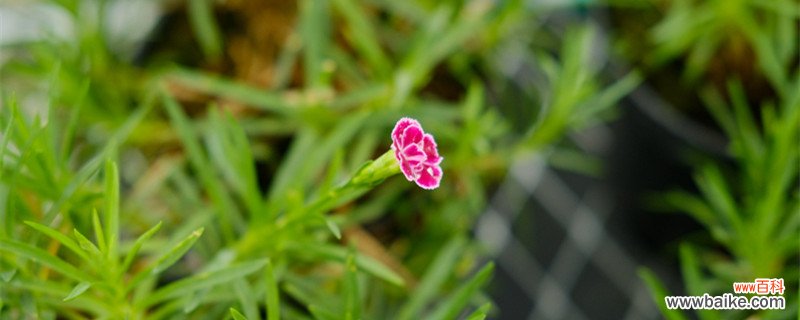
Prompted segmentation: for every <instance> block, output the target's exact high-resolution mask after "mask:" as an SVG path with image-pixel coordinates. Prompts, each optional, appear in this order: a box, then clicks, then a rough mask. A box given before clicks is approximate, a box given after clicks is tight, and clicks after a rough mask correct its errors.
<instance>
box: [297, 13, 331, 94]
mask: <svg viewBox="0 0 800 320" xmlns="http://www.w3.org/2000/svg"><path fill="white" fill-rule="evenodd" d="M299 8H300V21H299V24H300V25H299V28H300V34H301V36H302V37H301V38H302V39H303V49H304V50H303V70H304V80H305V82H306V85H307V87H311V88H314V87H322V86H325V85H327V83H326V82H327V80H326V76H325V73H326V70H325V67H324V62H325V61H326V59H327V57H326V55H327V53H328V47H329V46H330V28H331V26H330V8H329V4H328V1H327V0H302V1H300V3H299Z"/></svg>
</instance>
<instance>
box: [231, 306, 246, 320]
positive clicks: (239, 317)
mask: <svg viewBox="0 0 800 320" xmlns="http://www.w3.org/2000/svg"><path fill="white" fill-rule="evenodd" d="M230 311H231V317H232V318H233V319H234V320H247V318H245V316H244V315H243V314H241V313H240V312H239V311H236V309H234V308H231V309H230Z"/></svg>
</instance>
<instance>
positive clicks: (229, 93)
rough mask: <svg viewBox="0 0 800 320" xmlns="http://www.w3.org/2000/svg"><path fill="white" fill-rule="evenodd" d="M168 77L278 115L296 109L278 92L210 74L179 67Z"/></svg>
mask: <svg viewBox="0 0 800 320" xmlns="http://www.w3.org/2000/svg"><path fill="white" fill-rule="evenodd" d="M168 77H169V78H172V79H175V80H177V81H178V82H180V83H181V84H183V85H186V86H189V87H191V88H194V89H197V90H200V91H203V92H206V93H209V94H212V95H217V96H220V97H223V98H226V99H231V100H234V101H238V102H242V103H245V104H248V105H250V106H253V107H256V108H260V109H262V110H266V111H270V112H275V113H277V114H279V115H290V114H294V113H295V112H296V110H297V108H296V106H294V105H292V104H290V103H288V102H287V101H286V100H285V99H284V98H283V97H282V96H281V95H280V94H279V93H276V92H270V91H267V90H264V89H262V88H257V87H252V86H248V85H246V84H242V83H240V82H235V81H232V80H228V79H223V78H220V77H216V76H213V75H211V74H207V73H201V72H197V71H192V70H183V69H179V70H174V71H172V72H170V73H169V75H168Z"/></svg>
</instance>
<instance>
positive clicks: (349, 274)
mask: <svg viewBox="0 0 800 320" xmlns="http://www.w3.org/2000/svg"><path fill="white" fill-rule="evenodd" d="M344 293H345V299H344V301H345V303H344V304H345V308H344V317H343V319H345V320H358V319H361V301H360V300H361V299H360V296H359V293H358V267H357V266H356V254H355V249H353V248H350V253H348V254H347V260H346V261H345V279H344Z"/></svg>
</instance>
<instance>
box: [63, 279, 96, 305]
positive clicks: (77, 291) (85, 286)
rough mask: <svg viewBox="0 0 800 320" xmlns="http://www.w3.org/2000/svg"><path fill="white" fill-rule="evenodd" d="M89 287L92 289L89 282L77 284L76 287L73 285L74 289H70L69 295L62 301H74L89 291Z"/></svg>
mask: <svg viewBox="0 0 800 320" xmlns="http://www.w3.org/2000/svg"><path fill="white" fill-rule="evenodd" d="M91 287H92V284H91V283H90V282H86V281H82V282H80V283H78V284H77V285H75V288H72V291H71V292H70V293H69V295H67V296H66V297H65V298H64V300H63V301H70V300H72V299H75V298H77V297H78V296H79V295H81V294H83V293H84V292H86V290H89V288H91Z"/></svg>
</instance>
